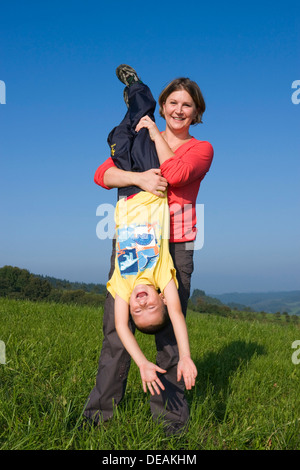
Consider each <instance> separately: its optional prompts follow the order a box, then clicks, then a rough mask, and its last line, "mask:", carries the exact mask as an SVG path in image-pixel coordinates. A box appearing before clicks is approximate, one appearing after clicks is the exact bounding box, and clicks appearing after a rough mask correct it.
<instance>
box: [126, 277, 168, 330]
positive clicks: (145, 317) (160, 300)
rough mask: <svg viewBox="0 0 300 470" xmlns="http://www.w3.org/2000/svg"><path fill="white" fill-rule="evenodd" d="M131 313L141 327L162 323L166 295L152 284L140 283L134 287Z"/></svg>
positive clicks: (130, 301)
mask: <svg viewBox="0 0 300 470" xmlns="http://www.w3.org/2000/svg"><path fill="white" fill-rule="evenodd" d="M129 306H130V313H131V315H132V318H133V320H134V322H135V323H136V325H138V326H139V327H144V326H148V325H150V324H158V323H160V321H161V319H162V316H163V313H162V312H163V307H164V297H163V295H162V294H159V293H158V292H157V291H156V289H155V288H154V287H153V286H151V285H146V284H139V285H137V286H135V288H134V289H133V291H132V293H131V296H130V300H129Z"/></svg>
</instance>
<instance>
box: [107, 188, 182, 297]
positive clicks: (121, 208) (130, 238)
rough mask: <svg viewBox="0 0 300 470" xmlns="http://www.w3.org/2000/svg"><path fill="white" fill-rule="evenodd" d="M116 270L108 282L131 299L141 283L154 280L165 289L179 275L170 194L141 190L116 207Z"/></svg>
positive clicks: (117, 291)
mask: <svg viewBox="0 0 300 470" xmlns="http://www.w3.org/2000/svg"><path fill="white" fill-rule="evenodd" d="M115 222H116V259H115V270H114V273H113V275H112V277H111V279H110V280H109V281H108V283H107V289H108V291H109V292H110V293H111V295H112V296H113V297H115V296H116V294H118V295H119V297H121V298H122V299H124V300H125V301H126V302H127V303H129V299H130V295H131V292H132V291H133V289H134V287H135V286H137V285H139V284H151V285H153V286H154V287H155V288H156V289H160V291H161V292H163V291H164V288H165V287H166V285H167V284H168V283H169V282H170V281H171V279H174V281H175V283H176V286H177V288H178V282H177V279H176V270H175V268H174V264H173V260H172V257H171V255H170V252H169V230H170V213H169V206H168V201H167V196H166V195H165V196H164V197H163V198H161V197H158V196H154V195H153V194H151V193H147V192H145V191H141V192H139V193H138V194H136V195H135V196H134V197H132V198H129V199H120V200H119V201H118V203H117V206H116V210H115Z"/></svg>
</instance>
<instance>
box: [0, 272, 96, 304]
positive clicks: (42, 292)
mask: <svg viewBox="0 0 300 470" xmlns="http://www.w3.org/2000/svg"><path fill="white" fill-rule="evenodd" d="M100 292H101V293H100ZM0 297H7V298H10V299H22V300H26V299H27V300H32V301H49V302H58V303H72V304H74V303H76V304H79V305H93V306H102V305H103V304H104V300H105V286H103V285H100V284H99V285H97V284H96V285H95V284H94V285H93V287H92V286H91V285H90V284H80V283H70V282H69V281H61V280H59V279H55V278H51V277H44V276H38V275H35V274H32V273H30V272H29V271H28V270H27V269H20V268H18V267H14V266H4V267H3V268H0Z"/></svg>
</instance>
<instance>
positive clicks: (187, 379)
mask: <svg viewBox="0 0 300 470" xmlns="http://www.w3.org/2000/svg"><path fill="white" fill-rule="evenodd" d="M197 374H198V372H197V369H196V366H195V364H194V362H193V361H192V359H191V358H190V357H188V356H185V357H183V358H182V359H180V361H179V362H178V366H177V381H178V382H179V380H180V379H181V377H182V376H183V380H184V383H185V387H186V389H187V390H191V388H192V387H193V386H194V385H195V380H196V377H197Z"/></svg>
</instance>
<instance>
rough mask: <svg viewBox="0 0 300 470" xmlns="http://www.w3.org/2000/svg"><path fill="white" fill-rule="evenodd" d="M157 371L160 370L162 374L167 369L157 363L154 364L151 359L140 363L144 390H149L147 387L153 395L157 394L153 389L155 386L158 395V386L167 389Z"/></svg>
mask: <svg viewBox="0 0 300 470" xmlns="http://www.w3.org/2000/svg"><path fill="white" fill-rule="evenodd" d="M156 372H160V373H161V374H164V373H165V372H167V371H166V370H164V369H161V368H160V367H158V366H157V365H155V364H153V363H152V362H150V361H147V362H144V363H143V364H141V365H140V373H141V378H142V382H143V390H144V392H145V393H146V392H147V387H148V389H149V391H150V393H151V395H154V394H155V393H154V391H153V388H154V390H155V391H156V393H157V394H158V395H160V391H159V388H158V386H159V387H160V388H161V389H162V390H164V389H165V387H164V386H163V384H162V382H161V381H160V380H159V378H158V377H157V374H156ZM152 387H153V388H152Z"/></svg>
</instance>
